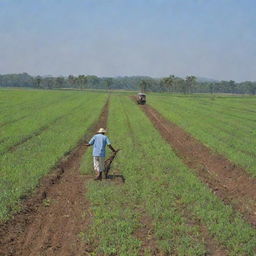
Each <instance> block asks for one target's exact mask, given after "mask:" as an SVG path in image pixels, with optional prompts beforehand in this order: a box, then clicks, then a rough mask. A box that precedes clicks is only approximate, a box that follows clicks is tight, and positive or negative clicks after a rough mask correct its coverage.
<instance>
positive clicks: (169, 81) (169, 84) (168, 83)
mask: <svg viewBox="0 0 256 256" xmlns="http://www.w3.org/2000/svg"><path fill="white" fill-rule="evenodd" d="M174 81H175V76H174V75H170V76H169V77H165V78H163V84H164V86H165V88H166V89H167V90H168V92H169V93H170V92H171V90H172V89H173V86H174Z"/></svg>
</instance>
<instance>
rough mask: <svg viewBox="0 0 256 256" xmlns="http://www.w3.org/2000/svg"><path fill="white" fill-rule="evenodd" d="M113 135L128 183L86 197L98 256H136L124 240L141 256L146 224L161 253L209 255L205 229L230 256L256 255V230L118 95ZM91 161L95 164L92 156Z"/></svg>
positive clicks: (99, 186) (96, 186) (98, 187)
mask: <svg viewBox="0 0 256 256" xmlns="http://www.w3.org/2000/svg"><path fill="white" fill-rule="evenodd" d="M108 129H109V136H110V138H111V140H112V143H113V146H116V147H120V148H122V151H121V152H120V153H119V155H118V157H117V159H116V161H115V163H114V166H113V170H119V172H120V173H122V174H123V175H124V176H125V179H126V182H125V184H123V185H117V184H116V183H114V182H113V181H108V180H107V181H103V182H102V183H95V182H93V181H92V182H90V184H89V187H88V190H87V192H88V193H87V196H89V198H90V199H91V205H92V209H93V211H92V213H93V214H94V217H93V224H92V227H91V232H90V235H89V236H87V238H88V237H89V240H90V241H96V244H95V248H96V249H95V250H96V252H101V253H103V254H104V253H105V255H111V252H110V251H108V249H109V248H111V251H113V252H114V254H117V255H129V254H125V251H121V249H120V248H121V245H120V244H119V240H118V238H119V237H120V236H121V237H122V238H123V239H122V244H123V245H124V247H125V248H127V247H128V245H129V246H131V243H130V241H133V242H132V246H131V247H132V248H133V249H134V250H133V251H132V253H133V254H135V255H136V253H137V255H138V253H139V251H140V250H139V249H138V248H137V247H136V246H138V242H137V240H134V238H136V235H135V234H136V232H137V231H138V230H140V225H138V224H139V223H140V220H141V218H150V219H151V224H150V229H152V230H153V236H154V237H155V239H156V242H157V244H156V246H157V247H158V249H159V250H160V251H161V253H166V254H168V255H205V253H207V247H206V245H205V244H204V239H205V237H204V235H203V234H202V233H201V225H203V226H205V227H206V228H207V229H208V232H209V234H210V235H211V236H212V237H213V238H214V239H215V240H216V241H218V243H219V245H220V246H222V247H224V248H226V249H227V250H228V253H229V255H254V252H255V249H256V232H255V230H254V229H253V228H251V227H250V226H249V225H248V224H247V223H246V222H245V221H244V220H243V219H242V218H241V216H240V215H239V214H237V213H236V212H235V211H234V210H233V209H232V208H231V207H229V206H227V205H225V204H224V203H223V202H222V201H221V200H219V199H218V198H217V197H216V196H215V195H214V194H212V193H211V191H210V190H209V189H208V187H207V186H206V185H204V184H202V183H201V181H199V180H198V178H197V177H196V175H194V174H193V172H191V171H190V170H189V169H188V168H187V167H186V166H184V164H183V163H182V161H181V160H180V159H179V158H177V156H176V155H175V154H174V152H173V151H172V149H171V148H170V146H169V144H167V143H166V142H165V141H164V140H163V139H162V137H161V136H160V135H159V133H158V132H157V131H156V130H155V129H154V128H153V126H152V124H151V122H150V121H149V120H148V119H147V117H146V116H145V115H144V113H142V112H141V111H140V109H139V108H138V107H137V106H136V105H135V104H134V103H133V102H132V101H131V100H129V99H128V98H126V97H122V98H121V97H120V96H119V97H115V96H112V100H111V107H110V116H109V125H108ZM87 154H89V152H87ZM86 157H87V158H86V159H87V161H88V158H90V157H91V156H89V155H87V156H86ZM83 169H86V170H87V172H88V171H89V172H90V171H91V169H92V165H91V163H87V164H84V165H83ZM105 198H107V201H105ZM120 200H121V202H120ZM122 209H125V211H122ZM141 209H143V211H142V210H141ZM123 214H124V215H123ZM131 216H133V218H131ZM119 221H122V223H123V224H124V225H123V227H124V229H122V230H120V229H118V228H117V227H118V226H119V224H118V223H119ZM110 223H111V225H109V224H110ZM106 232H107V233H106ZM106 234H107V235H106ZM132 234H134V235H133V236H134V238H133V239H132ZM113 241H115V242H113ZM108 246H109V247H108ZM133 254H132V255H133ZM152 254H153V252H149V255H152Z"/></svg>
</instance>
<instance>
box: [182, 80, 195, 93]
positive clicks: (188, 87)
mask: <svg viewBox="0 0 256 256" xmlns="http://www.w3.org/2000/svg"><path fill="white" fill-rule="evenodd" d="M185 82H186V83H185V84H186V92H188V93H192V88H193V85H194V84H195V82H196V77H195V76H187V77H186V80H185Z"/></svg>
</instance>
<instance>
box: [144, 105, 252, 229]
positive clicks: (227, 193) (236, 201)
mask: <svg viewBox="0 0 256 256" xmlns="http://www.w3.org/2000/svg"><path fill="white" fill-rule="evenodd" d="M141 108H142V110H143V111H144V112H145V113H146V115H147V116H148V117H149V119H150V120H151V121H152V123H153V125H154V126H155V128H156V129H157V130H158V131H159V132H160V134H161V135H162V136H163V138H165V140H166V141H167V142H168V143H170V145H171V146H172V147H173V149H174V150H175V152H176V154H177V155H178V156H179V157H180V158H181V159H182V160H183V161H184V163H185V164H186V165H187V166H188V167H189V168H191V169H193V170H195V171H196V173H197V175H198V176H199V177H200V179H201V180H202V181H203V182H204V183H206V184H207V185H208V186H209V187H210V188H211V189H212V191H213V192H214V193H215V194H216V195H217V196H219V197H220V198H221V199H222V200H223V201H224V202H225V203H227V204H230V205H232V207H233V208H234V209H236V210H237V211H239V212H240V213H241V214H242V215H243V216H244V218H245V219H246V220H247V221H248V222H249V223H250V224H251V225H252V226H254V227H256V179H255V178H253V177H251V176H250V174H248V173H247V172H246V171H245V170H244V169H243V168H241V167H239V166H236V165H235V164H234V163H231V162H230V161H229V160H228V159H227V158H225V157H224V156H222V155H220V154H218V153H216V152H214V151H213V150H211V149H209V148H208V147H206V146H205V145H203V144H202V143H201V142H200V141H198V140H197V139H195V138H194V137H192V136H191V135H190V134H189V133H187V132H186V131H184V130H183V129H182V128H181V127H179V126H177V125H176V124H174V123H172V122H170V121H169V120H167V119H165V118H164V117H163V116H162V115H161V114H160V113H159V112H158V111H157V110H156V109H154V108H153V107H151V106H150V105H141Z"/></svg>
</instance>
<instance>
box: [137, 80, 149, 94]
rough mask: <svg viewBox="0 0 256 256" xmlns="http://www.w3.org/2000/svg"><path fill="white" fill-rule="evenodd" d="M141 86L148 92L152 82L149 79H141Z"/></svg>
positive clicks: (141, 88) (142, 89)
mask: <svg viewBox="0 0 256 256" xmlns="http://www.w3.org/2000/svg"><path fill="white" fill-rule="evenodd" d="M139 87H140V91H141V92H146V91H147V90H148V89H149V87H150V84H149V82H148V81H146V80H144V79H143V80H141V81H140V84H139Z"/></svg>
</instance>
